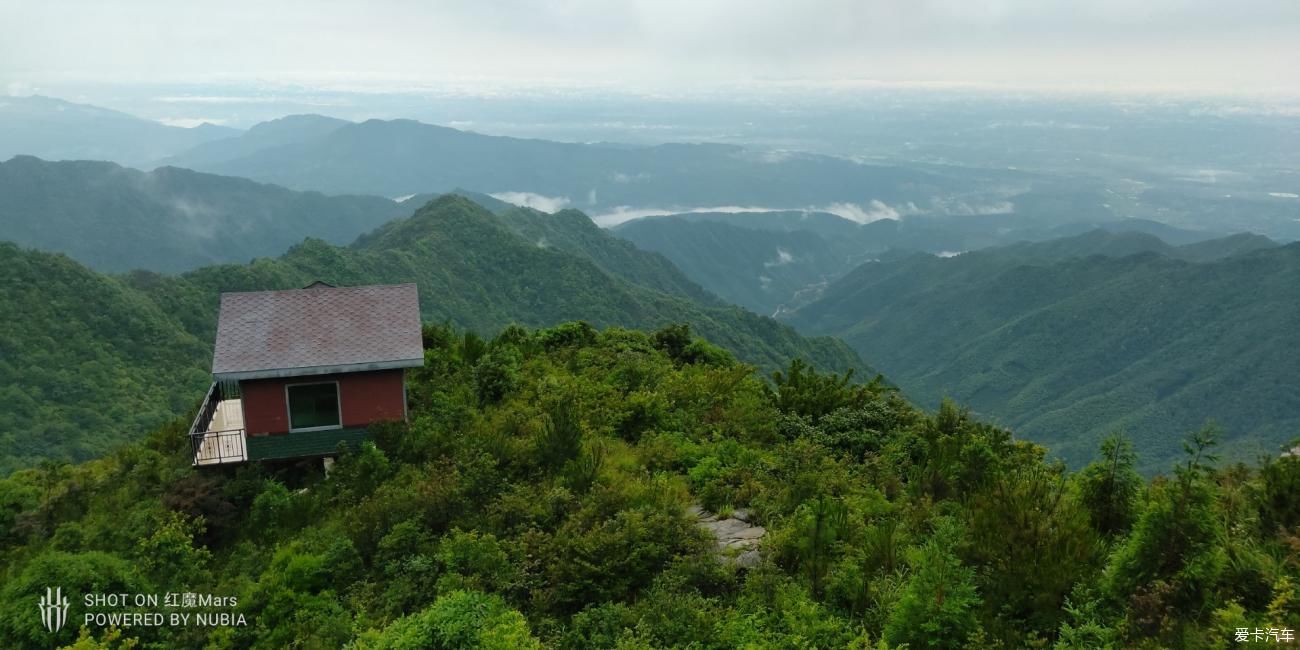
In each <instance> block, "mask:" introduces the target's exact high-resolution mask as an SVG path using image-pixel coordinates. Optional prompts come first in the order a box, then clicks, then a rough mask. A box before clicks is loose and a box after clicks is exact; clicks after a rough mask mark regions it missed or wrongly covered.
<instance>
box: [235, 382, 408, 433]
mask: <svg viewBox="0 0 1300 650" xmlns="http://www.w3.org/2000/svg"><path fill="white" fill-rule="evenodd" d="M321 381H337V382H339V402H340V407H341V409H342V411H343V413H342V416H343V417H342V421H343V426H344V427H364V426H366V425H369V424H370V423H372V422H378V421H381V420H402V419H405V418H406V387H405V384H404V380H403V374H402V371H401V370H400V369H397V370H375V371H371V372H353V373H347V374H342V375H316V376H312V377H288V378H285V379H253V380H248V381H242V382H240V388H241V389H242V390H243V394H244V398H243V399H244V426H245V427H246V430H247V432H248V435H250V436H256V435H265V434H269V433H288V432H289V405H288V403H287V402H286V401H285V391H284V387H285V385H287V384H306V383H315V382H321Z"/></svg>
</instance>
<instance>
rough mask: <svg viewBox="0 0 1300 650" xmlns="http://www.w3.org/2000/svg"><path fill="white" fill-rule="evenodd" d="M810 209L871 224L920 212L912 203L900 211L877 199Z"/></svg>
mask: <svg viewBox="0 0 1300 650" xmlns="http://www.w3.org/2000/svg"><path fill="white" fill-rule="evenodd" d="M809 209H810V210H812V211H815V212H829V213H831V214H833V215H835V216H837V217H840V218H843V219H848V220H849V221H856V222H858V223H871V222H872V221H880V220H881V219H894V220H897V219H898V218H899V217H902V216H905V215H908V214H916V213H918V212H920V211H919V210H917V209H916V206H915V205H912V204H911V203H908V204H907V205H906V206H903V208H902V209H901V210H900V209H899V208H895V207H893V206H890V205H889V204H887V203H885V202H884V201H878V200H876V199H872V200H871V201H870V202H868V203H863V204H857V203H849V202H847V201H845V202H841V203H832V204H830V205H826V206H822V207H819V208H809Z"/></svg>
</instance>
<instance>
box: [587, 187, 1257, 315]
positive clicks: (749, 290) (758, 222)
mask: <svg viewBox="0 0 1300 650" xmlns="http://www.w3.org/2000/svg"><path fill="white" fill-rule="evenodd" d="M1043 202H1044V201H1043V200H1041V199H1036V200H1035V201H1031V202H1029V205H1036V204H1038V203H1043ZM1061 222H1062V219H1060V218H1059V217H1058V218H1055V219H1053V218H1047V217H1044V218H1043V220H1042V221H1038V220H1036V218H1033V217H1030V216H1026V215H1022V214H1014V213H1013V214H995V215H964V216H953V215H910V216H905V217H901V218H898V219H878V220H876V221H872V222H869V223H865V224H863V223H857V222H855V221H851V220H849V219H845V218H843V217H840V216H838V215H834V214H829V213H825V212H817V211H798V210H785V211H774V212H730V213H728V212H693V213H684V214H677V215H670V216H665V217H644V218H640V219H633V220H631V221H627V222H625V223H622V224H619V225H617V226H614V227H613V228H612V231H613V232H614V233H615V234H617V235H618V236H620V237H622V238H624V239H627V240H628V241H631V242H632V243H634V244H636V245H637V246H638V247H639V248H642V249H644V250H648V251H654V252H657V253H661V254H663V255H665V256H666V257H668V258H669V259H671V260H672V261H673V263H674V264H676V265H677V267H678V268H680V269H682V271H683V272H685V273H686V275H687V276H688V277H690V278H691V279H693V280H694V281H696V282H699V283H700V284H701V285H703V286H704V287H705V288H706V289H708V290H710V291H712V292H714V293H716V294H718V295H720V296H722V297H723V298H725V299H727V300H729V301H731V302H734V303H736V304H738V305H742V306H744V307H746V308H748V309H753V310H755V311H759V312H762V313H767V314H771V313H777V312H780V311H785V310H788V309H790V308H792V307H794V306H797V305H799V304H803V303H804V302H807V300H808V297H809V296H810V295H814V294H815V293H816V292H817V291H820V290H821V288H822V287H824V285H825V284H826V283H827V282H829V281H831V280H835V279H837V278H839V277H841V276H842V275H844V274H845V273H847V272H849V271H850V270H851V269H853V268H854V267H856V266H857V265H859V264H861V263H863V262H866V261H868V260H872V259H880V258H881V257H882V256H883V255H886V254H897V252H899V251H907V250H911V251H923V252H927V253H935V254H939V255H953V254H957V253H961V252H964V251H969V250H978V249H983V248H989V247H992V246H1005V245H1008V244H1013V243H1015V242H1019V241H1046V240H1064V238H1066V237H1068V236H1071V235H1077V234H1086V235H1088V236H1090V237H1091V236H1095V233H1096V232H1102V233H1105V232H1109V233H1115V234H1119V235H1121V238H1122V237H1123V234H1124V233H1131V234H1143V235H1145V236H1146V237H1149V240H1145V241H1144V242H1131V245H1133V246H1136V247H1137V248H1136V249H1134V250H1156V249H1155V248H1153V246H1155V245H1157V244H1158V245H1159V246H1162V247H1164V248H1169V246H1167V245H1165V244H1164V242H1163V241H1161V239H1164V241H1172V242H1175V243H1190V242H1202V241H1206V240H1207V239H1210V238H1212V237H1213V235H1212V234H1210V233H1202V232H1196V231H1189V230H1184V229H1180V228H1175V227H1173V226H1167V225H1164V224H1160V223H1157V222H1153V221H1146V220H1142V219H1121V220H1115V219H1111V220H1106V221H1098V222H1085V221H1066V222H1064V223H1061ZM1148 233H1150V234H1148ZM1157 237H1159V238H1157ZM1098 245H1102V244H1100V243H1098ZM1104 245H1105V246H1110V247H1113V248H1114V250H1120V248H1118V247H1122V246H1123V244H1122V243H1121V242H1120V241H1119V240H1116V241H1112V242H1110V243H1107V244H1104ZM1227 245H1230V244H1227V243H1222V242H1221V243H1218V244H1213V245H1211V247H1210V248H1208V249H1206V250H1207V254H1209V255H1211V256H1212V255H1214V254H1215V252H1214V251H1215V248H1214V247H1221V246H1227ZM1233 245H1235V246H1239V247H1240V250H1247V249H1249V248H1251V247H1252V246H1256V245H1259V246H1269V245H1273V242H1272V241H1271V240H1269V239H1267V238H1265V237H1262V236H1256V237H1255V238H1254V239H1251V240H1244V239H1243V240H1239V241H1236V243H1235V244H1233ZM1234 250H1236V249H1234ZM888 251H895V253H888ZM1186 254H1187V255H1191V256H1194V255H1196V254H1197V253H1196V249H1188V251H1186Z"/></svg>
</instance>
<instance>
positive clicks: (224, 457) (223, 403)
mask: <svg viewBox="0 0 1300 650" xmlns="http://www.w3.org/2000/svg"><path fill="white" fill-rule="evenodd" d="M190 450H191V453H192V456H193V459H194V466H195V467H199V466H207V465H223V464H227V463H242V462H245V461H247V460H248V443H247V440H246V439H245V435H244V405H243V401H242V400H241V399H240V395H239V386H238V384H233V383H221V382H218V383H213V384H212V387H211V388H209V389H208V395H207V397H205V398H204V399H203V406H201V407H199V414H198V415H197V416H195V418H194V424H192V425H190Z"/></svg>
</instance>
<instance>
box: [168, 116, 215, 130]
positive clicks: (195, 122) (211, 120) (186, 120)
mask: <svg viewBox="0 0 1300 650" xmlns="http://www.w3.org/2000/svg"><path fill="white" fill-rule="evenodd" d="M158 121H159V122H162V123H163V124H166V125H167V126H179V127H181V128H183V129H191V128H194V127H196V126H199V125H202V124H216V125H221V124H225V123H226V122H228V121H229V120H227V119H225V118H221V117H160V118H158Z"/></svg>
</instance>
